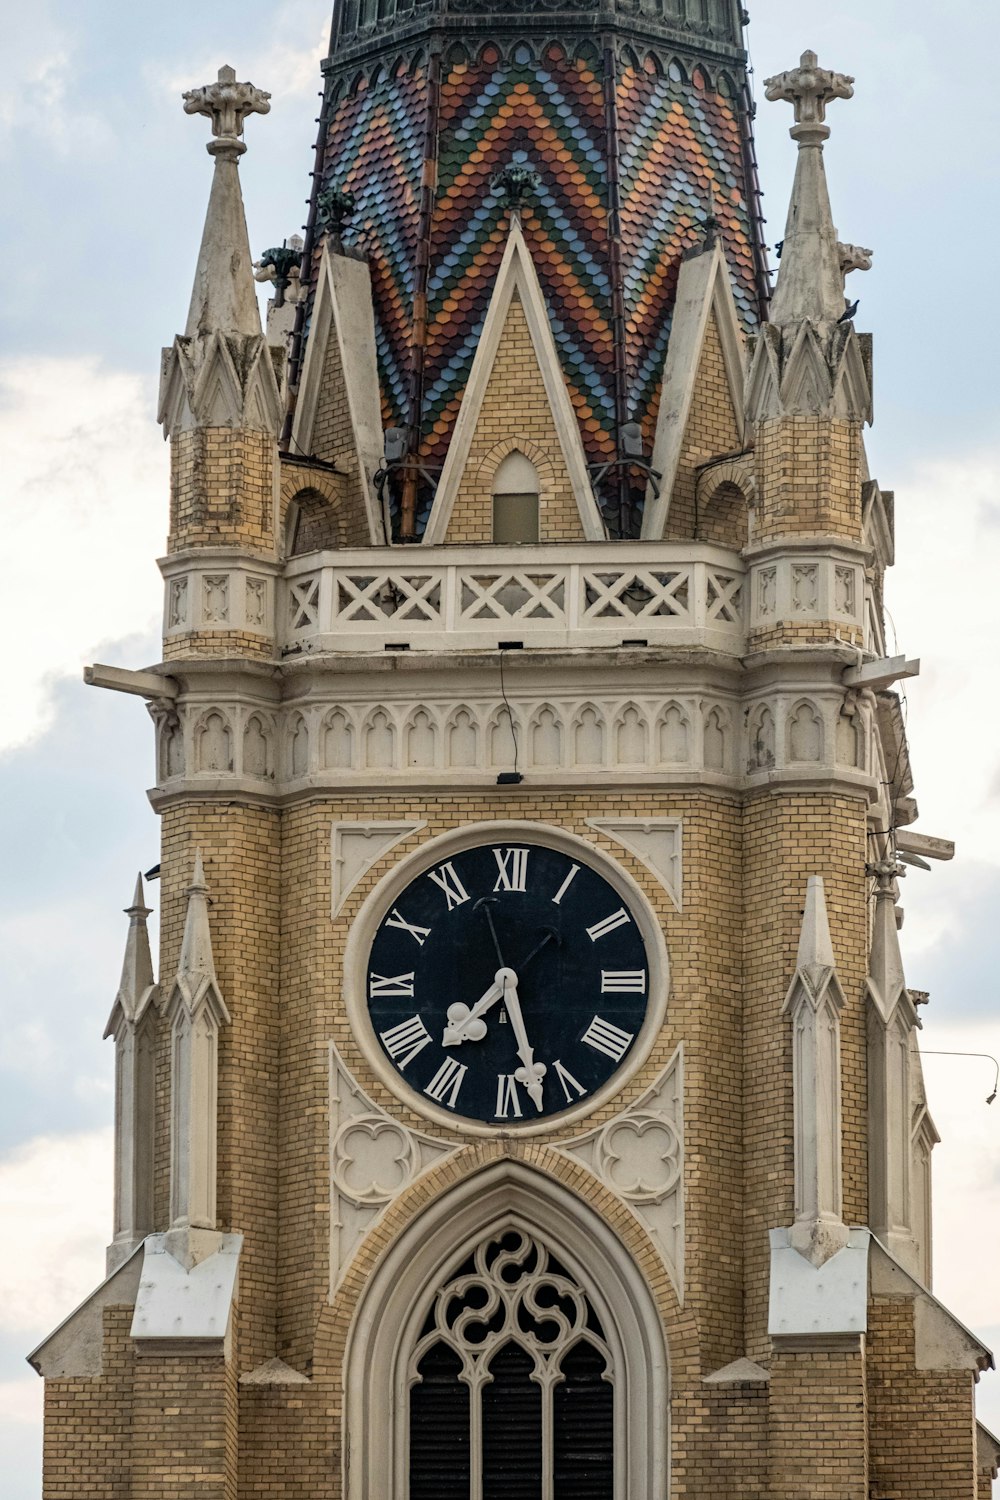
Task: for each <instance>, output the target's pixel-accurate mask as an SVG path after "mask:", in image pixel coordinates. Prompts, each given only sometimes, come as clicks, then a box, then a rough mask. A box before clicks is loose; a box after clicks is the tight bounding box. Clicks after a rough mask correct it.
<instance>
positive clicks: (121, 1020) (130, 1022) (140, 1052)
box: [104, 875, 157, 1275]
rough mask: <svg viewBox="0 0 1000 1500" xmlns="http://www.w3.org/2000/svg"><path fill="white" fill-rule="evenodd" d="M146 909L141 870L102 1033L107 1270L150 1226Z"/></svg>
mask: <svg viewBox="0 0 1000 1500" xmlns="http://www.w3.org/2000/svg"><path fill="white" fill-rule="evenodd" d="M149 912H150V908H149V907H148V906H147V905H146V900H145V893H144V891H143V886H142V876H141V875H139V876H137V877H136V882H135V894H134V895H133V897H132V904H131V906H129V907H127V908H126V915H127V916H128V919H129V927H128V937H127V938H126V941H125V958H124V962H123V963H122V977H121V983H120V984H119V986H118V993H117V995H116V996H115V1002H114V1005H113V1006H112V1007H111V1015H110V1016H109V1018H108V1024H107V1029H106V1030H105V1033H104V1035H105V1037H114V1041H115V1221H114V1239H113V1240H112V1242H111V1244H110V1245H109V1246H108V1252H107V1269H108V1274H109V1275H110V1274H111V1272H112V1271H114V1270H116V1269H117V1268H118V1266H120V1265H121V1263H122V1262H123V1261H124V1260H127V1259H128V1257H129V1256H130V1255H131V1254H132V1251H133V1250H134V1249H135V1248H136V1246H137V1245H139V1244H141V1243H142V1241H143V1239H144V1238H145V1237H146V1235H147V1234H149V1232H150V1231H151V1230H152V1228H153V1121H154V1112H155V1107H156V1100H155V1088H156V1016H155V1007H154V1003H153V1002H154V1001H155V999H156V995H157V985H156V982H155V980H154V978H153V960H152V957H151V955H150V951H149V933H148V931H147V928H146V918H147V917H148V916H149Z"/></svg>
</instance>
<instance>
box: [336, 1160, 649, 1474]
mask: <svg viewBox="0 0 1000 1500" xmlns="http://www.w3.org/2000/svg"><path fill="white" fill-rule="evenodd" d="M507 1230H514V1231H517V1232H521V1233H525V1234H527V1235H528V1236H529V1237H532V1238H537V1239H539V1240H541V1241H542V1243H543V1244H544V1245H545V1246H546V1247H547V1248H548V1249H549V1250H550V1252H551V1253H553V1254H554V1255H555V1257H556V1258H557V1259H558V1260H559V1262H560V1263H561V1264H562V1265H563V1266H564V1267H565V1269H566V1271H567V1272H568V1273H569V1275H570V1276H571V1277H572V1278H573V1279H574V1280H575V1281H576V1282H577V1284H578V1285H579V1286H580V1288H581V1289H582V1291H583V1292H584V1294H585V1295H586V1296H587V1297H588V1298H589V1300H590V1301H591V1303H592V1304H593V1307H594V1309H595V1311H596V1313H597V1316H598V1318H599V1320H600V1324H601V1328H602V1330H603V1332H604V1336H605V1341H606V1343H607V1346H608V1350H609V1352H610V1357H611V1366H612V1369H613V1371H614V1391H615V1437H616V1441H615V1476H614V1500H660V1497H662V1496H664V1495H666V1494H668V1493H669V1490H670V1432H669V1413H670V1393H669V1351H668V1349H667V1347H666V1344H665V1341H664V1336H663V1329H662V1324H661V1321H660V1317H659V1314H658V1312H657V1310H656V1306H655V1304H654V1303H653V1300H652V1297H651V1295H650V1291H649V1288H648V1286H647V1285H646V1283H645V1281H644V1279H643V1277H642V1276H641V1274H640V1273H639V1271H638V1270H637V1268H636V1263H635V1258H634V1256H633V1255H632V1254H631V1253H630V1252H629V1251H628V1250H626V1248H625V1246H624V1245H623V1244H622V1242H621V1241H620V1239H619V1238H618V1236H617V1235H616V1234H615V1233H614V1231H613V1230H612V1229H611V1228H610V1226H609V1225H608V1224H607V1223H606V1222H605V1220H604V1219H603V1218H601V1217H600V1216H599V1215H598V1214H596V1213H595V1212H594V1210H593V1209H592V1208H590V1206H589V1205H588V1204H586V1203H585V1202H584V1201H583V1200H581V1199H580V1197H579V1196H578V1195H577V1194H576V1193H574V1192H572V1191H571V1190H570V1189H568V1188H565V1187H563V1186H562V1185H561V1184H560V1183H557V1182H555V1181H553V1180H552V1179H551V1178H549V1177H547V1176H546V1175H544V1174H543V1173H540V1172H537V1171H535V1170H533V1169H532V1168H531V1167H528V1166H525V1165H524V1164H522V1163H520V1162H514V1161H510V1160H506V1161H502V1162H498V1163H495V1164H493V1165H491V1166H489V1167H486V1168H484V1169H483V1170H481V1171H479V1172H474V1173H472V1174H470V1175H469V1176H468V1177H465V1178H463V1179H462V1180H461V1181H460V1182H458V1183H456V1185H455V1186H454V1187H453V1188H451V1189H450V1190H449V1191H447V1192H445V1193H442V1194H440V1195H439V1196H438V1197H436V1198H435V1199H434V1200H433V1201H432V1202H431V1203H430V1204H429V1205H428V1206H427V1207H426V1208H425V1209H424V1211H423V1212H422V1213H421V1214H420V1215H419V1216H418V1217H417V1218H416V1219H415V1220H414V1221H413V1223H411V1224H410V1225H409V1226H408V1227H407V1228H406V1229H405V1230H404V1231H403V1232H402V1233H401V1234H400V1235H399V1236H398V1237H397V1238H396V1240H395V1241H394V1242H393V1243H392V1244H391V1245H390V1246H389V1248H388V1249H387V1250H386V1251H385V1253H384V1254H383V1256H382V1258H381V1260H380V1261H379V1263H378V1265H377V1266H376V1268H375V1270H374V1272H373V1274H372V1276H371V1278H370V1279H369V1281H368V1283H367V1285H366V1286H365V1288H364V1291H363V1293H362V1296H361V1300H360V1302H359V1304H358V1307H357V1310H356V1312H355V1315H354V1319H353V1321H352V1324H351V1328H350V1331H349V1334H348V1344H347V1351H346V1354H345V1359H344V1392H345V1412H344V1431H345V1432H346V1433H347V1435H348V1437H347V1442H346V1443H345V1448H344V1457H343V1484H344V1493H345V1496H346V1500H403V1497H404V1496H405V1495H406V1494H407V1493H408V1489H407V1473H408V1456H409V1453H408V1450H409V1379H408V1374H409V1361H410V1355H411V1351H412V1350H413V1348H414V1346H415V1344H416V1342H417V1340H418V1339H419V1337H420V1333H421V1330H422V1328H423V1325H424V1322H425V1320H426V1318H427V1315H428V1312H429V1310H430V1307H431V1305H432V1303H433V1301H434V1299H435V1297H436V1296H437V1293H438V1290H439V1288H440V1286H441V1284H442V1281H443V1280H445V1279H447V1277H448V1276H449V1275H450V1274H454V1271H455V1270H456V1269H457V1268H458V1267H459V1266H460V1265H461V1264H462V1263H463V1261H464V1260H465V1259H466V1257H467V1256H469V1255H470V1254H471V1253H472V1252H473V1251H474V1250H475V1248H476V1247H477V1246H478V1245H480V1244H481V1243H482V1242H483V1241H484V1240H486V1239H487V1238H497V1237H499V1236H500V1235H502V1234H504V1233H505V1232H506V1231H507ZM650 1412H656V1413H658V1414H659V1416H658V1420H657V1421H655V1422H650V1419H649V1414H650Z"/></svg>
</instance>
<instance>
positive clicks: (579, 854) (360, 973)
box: [344, 820, 670, 1139]
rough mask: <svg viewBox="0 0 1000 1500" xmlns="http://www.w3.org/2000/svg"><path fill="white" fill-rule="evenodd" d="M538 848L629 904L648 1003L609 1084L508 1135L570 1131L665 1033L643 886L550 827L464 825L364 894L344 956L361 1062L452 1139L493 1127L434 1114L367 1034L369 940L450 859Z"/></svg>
mask: <svg viewBox="0 0 1000 1500" xmlns="http://www.w3.org/2000/svg"><path fill="white" fill-rule="evenodd" d="M519 839H521V840H524V841H526V842H531V843H536V844H543V845H545V846H546V847H547V848H550V849H558V850H561V851H562V852H563V853H566V854H568V855H570V857H571V858H573V859H578V860H584V861H586V862H587V863H588V864H589V865H591V866H592V867H594V868H596V869H597V870H598V871H599V872H600V874H601V875H602V876H603V877H604V879H605V880H607V881H608V882H609V883H610V884H611V885H612V886H614V888H615V890H616V891H617V892H618V893H619V895H620V896H621V897H622V899H623V900H624V901H625V902H627V904H628V906H629V909H630V910H631V912H632V914H633V916H634V917H635V921H636V925H637V926H638V928H639V931H640V932H641V934H642V938H643V941H644V942H645V945H646V955H647V959H648V962H649V1004H648V1006H647V1009H646V1019H645V1021H644V1022H643V1025H642V1030H641V1031H640V1032H639V1035H638V1037H637V1038H636V1041H635V1043H634V1045H633V1046H632V1048H631V1049H630V1051H629V1053H628V1056H627V1058H626V1060H625V1062H624V1063H623V1064H622V1066H621V1068H619V1069H618V1071H617V1072H616V1073H615V1074H614V1076H613V1077H612V1078H610V1079H609V1080H608V1082H607V1083H606V1084H605V1085H604V1086H603V1088H600V1089H598V1090H597V1092H596V1093H594V1094H591V1095H589V1096H588V1097H587V1098H586V1099H585V1100H584V1101H583V1102H582V1103H581V1104H580V1105H578V1106H577V1107H576V1108H575V1109H568V1110H566V1111H565V1112H563V1113H561V1114H560V1115H559V1116H558V1118H557V1120H555V1121H553V1120H541V1121H539V1122H537V1123H535V1124H530V1123H527V1124H524V1125H520V1126H518V1125H511V1126H510V1127H509V1128H510V1129H511V1131H512V1132H515V1131H516V1133H517V1134H518V1135H519V1136H536V1135H547V1134H551V1133H552V1130H553V1129H554V1128H560V1129H561V1128H562V1127H563V1126H565V1125H571V1124H573V1123H574V1121H576V1120H580V1119H584V1118H586V1116H588V1115H590V1114H592V1113H593V1111H594V1110H595V1109H600V1108H601V1107H602V1105H604V1104H606V1103H607V1102H608V1101H609V1100H610V1099H613V1098H614V1097H615V1095H616V1094H618V1093H619V1092H620V1091H621V1089H622V1088H623V1087H624V1086H625V1084H626V1083H627V1082H628V1080H629V1079H630V1078H632V1077H634V1076H635V1074H636V1073H637V1072H638V1071H639V1069H640V1068H641V1067H642V1065H643V1064H644V1063H645V1061H646V1059H647V1058H648V1056H649V1053H650V1050H651V1048H652V1046H653V1043H654V1042H655V1041H656V1038H657V1036H658V1034H659V1032H660V1030H661V1028H662V1025H663V1018H664V1015H665V1013H666V1006H667V995H668V991H669V982H670V979H669V976H670V970H669V963H668V959H667V949H666V944H665V942H664V940H663V933H662V931H661V928H660V923H659V921H658V919H657V917H656V914H655V912H654V911H653V909H652V907H651V906H650V904H649V902H648V900H647V899H646V896H645V895H644V894H643V892H642V890H641V889H640V887H639V886H638V885H637V884H636V882H635V881H634V880H633V879H632V877H631V875H629V874H628V872H627V871H626V870H624V869H622V867H621V866H620V865H619V864H617V863H616V862H615V861H614V860H613V859H610V858H609V857H608V855H607V854H606V853H605V852H604V851H603V850H602V849H599V848H598V847H597V845H596V844H593V843H591V842H589V841H588V840H587V839H582V838H579V837H578V836H577V835H576V834H573V833H568V832H567V831H566V830H565V829H562V828H556V827H553V826H552V825H551V824H548V823H535V822H529V821H527V820H525V821H513V820H511V821H502V820H498V821H496V822H489V823H469V824H466V825H465V826H464V827H461V828H456V829H453V830H452V831H450V832H448V833H443V834H438V835H437V836H436V837H435V838H432V839H428V840H426V841H425V842H424V843H422V844H421V845H420V847H419V848H418V849H415V850H413V851H412V852H411V853H409V854H407V855H404V856H403V858H402V859H401V860H400V861H399V862H398V864H397V865H396V866H395V867H394V868H393V869H392V870H391V871H390V872H389V873H388V874H387V875H385V876H384V877H383V878H382V880H380V881H379V883H378V885H377V886H376V887H375V889H374V890H373V891H372V892H371V893H370V894H369V896H368V897H367V899H366V900H365V902H364V904H363V905H362V907H361V909H360V911H359V912H358V914H357V916H356V917H355V919H354V922H353V924H352V926H351V932H350V936H349V938H348V941H347V948H346V950H345V953H344V998H345V1002H346V1007H347V1015H348V1020H349V1022H350V1025H351V1031H352V1033H353V1035H354V1037H355V1039H356V1041H357V1043H358V1045H359V1047H360V1048H361V1050H362V1052H363V1053H364V1055H365V1058H366V1060H367V1062H368V1064H369V1066H370V1067H371V1069H372V1071H373V1073H374V1074H375V1076H376V1077H377V1078H378V1080H379V1082H380V1083H382V1084H384V1085H385V1087H386V1088H387V1089H389V1090H390V1091H391V1092H392V1093H393V1094H395V1095H396V1096H397V1097H398V1098H400V1099H402V1100H403V1102H404V1103H405V1104H406V1105H408V1106H409V1108H411V1109H413V1110H415V1111H416V1112H417V1113H418V1114H421V1115H423V1116H424V1118H425V1119H428V1120H431V1121H433V1123H434V1124H435V1125H438V1126H443V1127H444V1128H445V1129H446V1130H447V1131H448V1132H449V1137H451V1136H453V1135H454V1133H455V1132H456V1131H458V1132H459V1133H461V1134H462V1135H467V1136H486V1137H489V1138H490V1139H495V1137H496V1126H495V1125H484V1124H479V1123H477V1122H476V1121H475V1120H467V1119H464V1118H462V1119H456V1117H455V1116H454V1115H453V1114H451V1113H450V1112H449V1111H447V1110H445V1109H439V1108H438V1107H437V1106H436V1105H435V1104H432V1103H431V1102H430V1101H429V1100H428V1099H427V1098H426V1096H425V1095H423V1094H420V1093H418V1092H417V1091H416V1090H414V1089H411V1088H410V1087H409V1086H408V1085H407V1084H406V1082H405V1081H404V1080H403V1079H402V1078H401V1077H400V1076H399V1074H398V1073H397V1072H396V1070H395V1068H394V1067H393V1066H392V1065H391V1063H390V1062H389V1060H388V1058H387V1057H386V1055H385V1053H384V1052H383V1050H382V1048H381V1047H380V1046H379V1044H378V1039H377V1038H376V1036H375V1033H374V1031H373V1029H372V1024H371V1020H370V1018H369V1015H368V1005H367V998H366V994H367V985H366V980H367V972H368V969H367V964H368V954H369V951H370V949H371V944H372V941H373V939H374V937H375V933H376V931H377V929H378V926H379V923H380V922H381V920H382V918H383V916H384V915H385V913H386V912H387V911H388V910H389V908H390V907H391V906H392V904H393V902H394V901H395V900H396V899H397V897H398V896H399V895H400V894H401V893H402V891H403V890H404V889H405V888H406V886H407V885H409V883H410V881H412V880H414V879H415V878H416V877H417V876H418V875H419V874H421V873H422V871H423V870H425V869H427V868H429V867H430V866H431V865H434V864H437V863H438V862H439V861H440V860H442V859H444V858H446V857H447V856H449V855H454V854H457V853H459V852H461V850H463V849H470V848H472V847H474V846H476V845H478V844H482V843H485V842H487V841H488V840H492V841H493V842H501V841H503V840H507V841H510V842H515V841H517V840H519Z"/></svg>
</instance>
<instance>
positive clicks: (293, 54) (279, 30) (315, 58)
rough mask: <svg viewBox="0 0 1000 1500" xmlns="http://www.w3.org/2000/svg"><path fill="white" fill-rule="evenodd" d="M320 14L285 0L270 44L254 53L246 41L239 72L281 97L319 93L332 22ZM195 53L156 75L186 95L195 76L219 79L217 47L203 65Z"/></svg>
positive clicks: (166, 85)
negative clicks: (180, 66) (318, 18)
mask: <svg viewBox="0 0 1000 1500" xmlns="http://www.w3.org/2000/svg"><path fill="white" fill-rule="evenodd" d="M317 14H318V13H317V10H316V7H315V5H313V4H311V3H309V4H308V5H305V6H304V5H303V3H302V0H285V3H284V4H282V5H279V6H277V7H275V8H274V11H273V14H272V22H273V24H271V25H270V26H269V28H268V38H269V39H268V42H267V45H266V46H265V47H263V48H262V49H260V50H256V51H254V50H250V51H249V53H248V52H246V51H245V49H244V47H242V46H241V48H240V58H239V61H235V62H233V64H232V66H233V67H235V68H236V70H237V73H238V75H239V77H240V78H242V79H249V80H250V81H251V82H252V83H254V84H256V85H257V87H258V88H262V89H267V90H268V92H269V93H270V94H271V96H272V100H274V101H276V102H277V101H282V100H285V99H293V98H296V97H301V96H302V95H308V94H316V93H318V92H319V91H320V90H321V88H322V82H323V80H322V77H321V74H320V63H321V62H322V60H323V58H324V57H325V56H326V52H327V46H328V44H329V40H330V24H329V19H328V17H327V16H322V12H320V13H319V14H320V15H321V16H322V19H321V20H319V21H318V22H317ZM275 38H277V40H275ZM193 58H194V54H190V55H189V56H188V57H187V58H185V61H184V65H183V72H182V71H180V70H179V69H177V68H175V67H172V68H171V70H170V71H169V72H162V71H160V72H157V73H156V74H155V75H154V76H156V77H157V78H158V79H159V81H160V86H161V87H163V88H165V89H167V90H168V91H169V92H171V93H172V94H182V93H184V92H186V90H188V89H190V88H191V87H192V83H191V80H192V78H194V77H195V76H197V77H199V78H201V79H202V80H203V82H205V83H208V82H209V81H210V80H211V79H213V78H215V76H216V74H217V73H218V70H219V60H218V57H217V56H216V55H215V53H214V52H213V53H212V55H211V56H209V55H208V54H207V53H205V54H203V56H202V61H201V63H200V64H199V63H198V62H197V61H195V60H193ZM317 112H318V111H317Z"/></svg>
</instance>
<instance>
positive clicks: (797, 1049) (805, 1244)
mask: <svg viewBox="0 0 1000 1500" xmlns="http://www.w3.org/2000/svg"><path fill="white" fill-rule="evenodd" d="M844 1003H845V1002H844V992H843V990H842V989H841V985H840V981H839V979H838V978H837V972H836V961H835V959H834V954H833V944H832V941H831V938H830V923H829V918H828V917H827V911H826V896H825V894H824V890H823V881H822V878H821V877H820V876H819V875H811V876H810V877H809V882H808V885H807V887H806V901H805V910H804V911H803V914H802V929H801V932H800V934H799V950H798V957H797V960H796V968H795V977H794V978H793V980H792V982H791V984H790V985H789V988H788V993H787V995H786V996H785V1002H784V1005H783V1006H782V1014H783V1015H786V1016H787V1017H788V1018H789V1020H790V1021H791V1023H792V1028H793V1043H792V1091H793V1100H794V1111H795V1119H794V1141H795V1223H794V1224H793V1226H792V1228H791V1230H790V1231H789V1242H790V1244H791V1245H792V1246H793V1248H794V1249H796V1250H797V1251H799V1253H800V1254H802V1255H803V1256H804V1257H805V1258H806V1259H807V1260H809V1261H810V1262H811V1263H812V1264H813V1265H814V1266H821V1265H823V1264H824V1263H825V1262H826V1261H828V1260H829V1259H830V1257H831V1256H834V1255H836V1254H837V1253H838V1251H841V1250H842V1249H843V1248H844V1246H845V1245H846V1244H847V1240H848V1230H847V1226H846V1225H845V1224H844V1222H843V1188H842V1181H841V1108H840V1012H841V1011H842V1010H843V1008H844Z"/></svg>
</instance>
